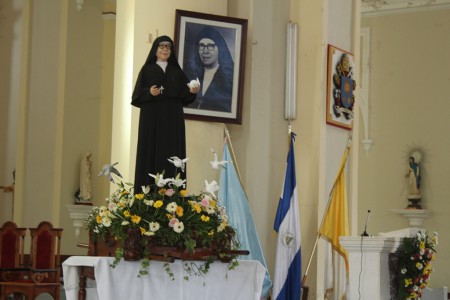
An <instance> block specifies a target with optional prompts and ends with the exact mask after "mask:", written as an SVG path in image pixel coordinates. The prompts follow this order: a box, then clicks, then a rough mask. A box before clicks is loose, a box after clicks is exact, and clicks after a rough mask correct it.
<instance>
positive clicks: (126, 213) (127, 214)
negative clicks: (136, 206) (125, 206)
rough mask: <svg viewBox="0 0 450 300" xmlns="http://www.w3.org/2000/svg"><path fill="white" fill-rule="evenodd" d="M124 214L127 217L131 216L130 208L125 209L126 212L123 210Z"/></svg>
mask: <svg viewBox="0 0 450 300" xmlns="http://www.w3.org/2000/svg"><path fill="white" fill-rule="evenodd" d="M123 215H124V216H125V217H126V218H129V217H130V216H131V214H130V212H129V211H128V210H126V211H124V212H123Z"/></svg>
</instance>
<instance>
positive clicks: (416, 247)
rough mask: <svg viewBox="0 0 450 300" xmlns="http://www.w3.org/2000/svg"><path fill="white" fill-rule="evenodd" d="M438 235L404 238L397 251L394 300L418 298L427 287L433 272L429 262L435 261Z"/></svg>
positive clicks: (422, 233)
mask: <svg viewBox="0 0 450 300" xmlns="http://www.w3.org/2000/svg"><path fill="white" fill-rule="evenodd" d="M437 243H438V234H437V233H436V232H435V233H434V235H433V236H431V237H430V236H428V234H427V233H426V232H420V231H419V232H418V233H417V234H416V236H415V237H413V238H404V239H403V241H402V243H401V245H400V246H399V248H398V250H397V254H398V265H397V275H396V276H397V279H396V284H397V297H396V299H408V298H419V297H421V295H422V290H423V289H424V288H425V287H427V286H428V284H429V281H430V275H431V273H432V272H433V268H432V267H431V261H432V260H434V259H435V255H436V250H435V248H436V245H437Z"/></svg>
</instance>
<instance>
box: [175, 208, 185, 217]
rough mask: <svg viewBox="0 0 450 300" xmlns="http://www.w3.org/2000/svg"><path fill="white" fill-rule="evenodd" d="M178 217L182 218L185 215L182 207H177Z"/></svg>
mask: <svg viewBox="0 0 450 300" xmlns="http://www.w3.org/2000/svg"><path fill="white" fill-rule="evenodd" d="M175 213H176V214H177V216H178V217H182V216H183V214H184V209H183V207H182V206H177V210H176V211H175Z"/></svg>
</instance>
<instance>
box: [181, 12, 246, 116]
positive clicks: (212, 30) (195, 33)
mask: <svg viewBox="0 0 450 300" xmlns="http://www.w3.org/2000/svg"><path fill="white" fill-rule="evenodd" d="M246 40H247V20H245V19H238V18H231V17H225V16H218V15H210V14H204V13H197V12H191V11H184V10H176V17H175V35H174V41H175V53H176V54H177V56H178V62H179V64H180V66H181V67H182V68H183V70H184V72H185V74H186V76H187V77H188V79H189V80H197V79H198V81H199V82H200V92H199V93H198V94H197V97H196V100H195V101H194V102H193V103H191V104H189V105H188V106H186V107H185V108H184V113H185V117H186V119H192V120H201V121H210V122H223V123H232V124H241V123H242V101H243V93H244V91H243V88H244V73H245V72H244V69H245V50H246Z"/></svg>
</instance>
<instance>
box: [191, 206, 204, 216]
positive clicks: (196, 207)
mask: <svg viewBox="0 0 450 300" xmlns="http://www.w3.org/2000/svg"><path fill="white" fill-rule="evenodd" d="M191 206H192V210H195V211H196V212H197V213H198V214H199V213H200V212H201V211H202V207H201V206H200V204H198V203H191Z"/></svg>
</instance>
